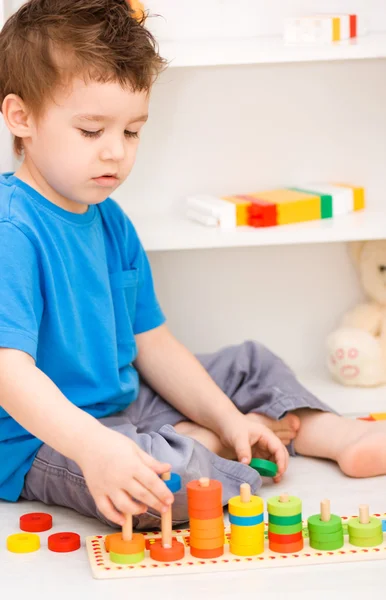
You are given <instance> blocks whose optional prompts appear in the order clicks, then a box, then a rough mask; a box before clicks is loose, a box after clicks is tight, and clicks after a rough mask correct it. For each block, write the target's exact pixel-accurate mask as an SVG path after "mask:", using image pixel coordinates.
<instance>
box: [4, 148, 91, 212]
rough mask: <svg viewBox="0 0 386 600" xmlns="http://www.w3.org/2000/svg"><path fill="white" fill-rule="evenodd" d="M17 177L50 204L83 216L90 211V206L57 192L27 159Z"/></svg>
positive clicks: (19, 169) (18, 170)
mask: <svg viewBox="0 0 386 600" xmlns="http://www.w3.org/2000/svg"><path fill="white" fill-rule="evenodd" d="M14 175H15V177H17V178H18V179H20V180H21V181H24V183H26V184H27V185H29V186H31V187H32V188H33V189H34V190H36V191H37V192H39V194H41V195H42V196H44V197H45V198H46V199H47V200H49V202H52V203H53V204H56V206H59V207H60V208H63V209H64V210H67V211H69V212H72V213H77V214H83V213H85V212H87V210H88V204H81V203H80V202H75V201H73V200H68V199H67V198H64V196H61V195H60V194H58V192H56V191H55V190H54V189H53V188H52V187H51V186H50V185H49V184H48V183H47V181H46V180H45V179H44V177H43V176H42V175H41V173H39V171H38V170H37V169H36V167H35V166H34V165H30V164H29V161H28V159H27V158H26V159H25V160H24V161H23V163H22V164H21V165H20V167H19V168H18V169H17V171H15V174H14Z"/></svg>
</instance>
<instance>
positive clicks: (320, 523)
mask: <svg viewBox="0 0 386 600" xmlns="http://www.w3.org/2000/svg"><path fill="white" fill-rule="evenodd" d="M308 535H309V542H310V547H311V548H314V549H315V550H339V548H342V546H343V544H344V537H343V524H342V519H341V518H340V517H339V516H338V515H332V514H331V513H330V502H329V500H323V501H322V502H321V505H320V515H312V517H309V518H308Z"/></svg>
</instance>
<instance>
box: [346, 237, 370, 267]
mask: <svg viewBox="0 0 386 600" xmlns="http://www.w3.org/2000/svg"><path fill="white" fill-rule="evenodd" d="M365 244H366V242H364V241H362V242H350V243H349V244H348V250H349V254H350V257H351V260H352V261H353V263H354V265H355V267H356V268H358V266H359V261H360V258H361V254H362V250H363V248H364V246H365Z"/></svg>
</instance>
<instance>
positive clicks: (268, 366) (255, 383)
mask: <svg viewBox="0 0 386 600" xmlns="http://www.w3.org/2000/svg"><path fill="white" fill-rule="evenodd" d="M197 358H198V360H199V361H200V362H201V364H202V365H203V366H204V368H205V369H206V370H207V371H208V373H209V374H210V376H211V377H212V379H214V381H215V382H216V383H217V385H218V386H219V387H220V388H221V389H222V390H223V392H224V393H225V394H226V395H227V396H228V397H229V398H230V399H231V400H232V402H234V404H235V405H236V406H237V408H238V409H239V410H240V411H241V412H242V413H243V414H246V413H249V412H256V413H259V414H262V415H265V416H267V417H270V418H272V419H276V420H279V419H282V418H283V417H284V416H285V415H286V414H287V413H288V412H290V411H294V410H297V409H299V408H311V409H315V410H322V411H328V412H334V411H333V410H332V409H331V408H329V407H328V406H327V405H326V404H324V403H323V402H321V401H320V400H319V399H318V398H316V397H315V396H314V395H313V394H311V392H309V391H308V390H307V389H306V388H304V387H303V386H302V385H301V384H300V382H299V381H298V380H297V379H296V377H295V375H294V373H293V372H292V370H291V369H290V368H289V367H288V365H286V364H285V363H284V362H283V361H282V360H281V359H280V358H279V357H278V356H276V355H275V354H274V353H273V352H271V351H270V350H268V348H266V347H265V346H263V345H262V344H258V343H257V342H254V341H246V342H244V343H243V344H239V345H234V346H229V347H227V348H224V349H222V350H220V351H218V352H215V353H214V354H202V355H198V356H197ZM288 449H289V451H290V453H291V454H292V455H294V454H295V452H294V450H293V445H292V444H291V445H290V446H289V448H288Z"/></svg>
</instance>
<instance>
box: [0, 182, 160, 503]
mask: <svg viewBox="0 0 386 600" xmlns="http://www.w3.org/2000/svg"><path fill="white" fill-rule="evenodd" d="M164 320H165V318H164V315H163V313H162V311H161V308H160V306H159V304H158V301H157V298H156V295H155V292H154V287H153V280H152V275H151V270H150V266H149V262H148V260H147V257H146V254H145V252H144V250H143V247H142V245H141V243H140V241H139V239H138V236H137V233H136V231H135V229H134V226H133V225H132V223H131V221H130V220H129V219H128V217H127V216H126V215H125V213H124V212H123V211H122V210H121V208H120V207H119V206H118V204H117V203H116V202H114V200H112V199H110V198H108V199H107V200H105V201H104V202H102V203H101V204H98V205H94V206H89V207H88V210H87V212H85V213H84V214H75V213H72V212H68V211H66V210H63V209H62V208H59V207H58V206H56V205H55V204H53V203H52V202H49V201H48V200H47V199H46V198H44V197H43V196H42V195H41V194H39V193H38V192H37V191H36V190H34V189H33V188H31V187H30V186H29V185H27V184H26V183H24V182H22V181H21V180H20V179H18V178H17V177H15V176H14V175H12V174H5V175H3V176H1V175H0V347H3V348H16V349H18V350H23V351H24V352H27V353H28V354H30V355H31V356H32V357H33V358H34V359H35V360H36V365H37V367H38V368H39V369H41V370H42V371H43V372H44V373H45V374H46V375H47V376H48V377H49V378H50V379H51V380H52V381H53V382H54V383H55V384H56V385H57V386H58V388H59V389H60V390H61V391H62V393H63V394H64V395H65V396H66V397H67V398H68V399H69V400H70V401H71V402H72V403H73V404H75V405H76V406H79V407H80V408H81V409H83V410H85V411H86V412H88V413H90V414H91V415H93V416H94V417H97V418H101V417H105V416H108V415H111V414H114V413H117V412H119V411H121V410H123V409H125V408H126V407H127V406H128V405H129V404H130V403H131V402H133V401H134V400H135V399H136V397H137V395H138V385H139V382H138V374H137V372H136V370H135V368H134V367H133V364H132V363H133V361H134V359H135V358H136V354H137V346H136V342H135V338H134V335H136V334H139V333H142V332H145V331H148V330H150V329H154V328H155V327H158V326H159V325H161V324H162V323H163V322H164ZM32 394H33V390H32ZM42 443H43V442H42V441H41V440H39V439H37V438H36V437H34V436H33V435H31V434H30V433H29V432H28V431H26V430H25V429H24V428H23V427H21V426H20V425H19V424H18V423H17V422H16V421H15V420H14V419H12V418H11V417H10V416H9V414H8V413H7V412H5V410H4V409H3V408H1V407H0V498H2V499H4V500H11V501H15V500H17V499H18V497H19V496H20V493H21V491H22V489H23V485H24V477H25V475H26V473H27V472H28V470H29V469H30V468H31V465H32V462H33V460H34V458H35V456H36V453H37V451H38V450H39V448H40V446H41V445H42Z"/></svg>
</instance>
